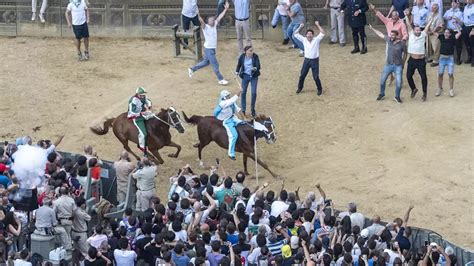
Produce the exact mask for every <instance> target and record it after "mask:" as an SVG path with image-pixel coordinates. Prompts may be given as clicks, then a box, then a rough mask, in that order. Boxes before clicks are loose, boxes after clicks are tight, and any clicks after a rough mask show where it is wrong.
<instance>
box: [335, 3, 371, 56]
mask: <svg viewBox="0 0 474 266" xmlns="http://www.w3.org/2000/svg"><path fill="white" fill-rule="evenodd" d="M346 9H347V11H346V13H347V14H348V21H349V26H350V27H351V28H352V39H353V40H354V49H353V50H352V51H351V54H355V53H358V52H360V53H361V54H365V53H367V37H366V35H365V25H367V18H366V17H365V12H367V10H369V7H368V5H367V0H344V2H343V3H342V5H341V12H344V10H346ZM359 37H360V40H361V42H362V50H361V49H360V48H359Z"/></svg>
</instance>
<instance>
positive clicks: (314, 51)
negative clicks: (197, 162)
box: [293, 21, 324, 96]
mask: <svg viewBox="0 0 474 266" xmlns="http://www.w3.org/2000/svg"><path fill="white" fill-rule="evenodd" d="M314 24H315V25H316V27H318V30H319V34H318V36H316V37H314V31H313V30H311V29H309V30H307V31H306V38H305V37H303V35H301V34H299V31H300V30H301V28H303V27H304V24H300V26H299V28H298V30H296V31H295V32H294V34H293V37H294V38H296V39H298V40H299V41H300V42H302V43H303V46H304V62H303V67H302V68H301V75H300V80H299V82H298V89H297V90H296V94H299V93H300V92H301V91H302V90H303V86H304V80H305V78H306V75H308V72H309V69H311V71H312V73H313V79H314V81H315V82H316V87H317V88H318V96H320V95H321V94H322V93H323V87H322V85H321V80H320V79H319V43H320V42H321V40H322V39H323V37H324V30H323V28H321V26H320V25H319V22H318V21H315V22H314Z"/></svg>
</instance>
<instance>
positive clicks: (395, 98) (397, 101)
mask: <svg viewBox="0 0 474 266" xmlns="http://www.w3.org/2000/svg"><path fill="white" fill-rule="evenodd" d="M393 100H394V101H395V102H396V103H402V99H400V97H394V98H393Z"/></svg>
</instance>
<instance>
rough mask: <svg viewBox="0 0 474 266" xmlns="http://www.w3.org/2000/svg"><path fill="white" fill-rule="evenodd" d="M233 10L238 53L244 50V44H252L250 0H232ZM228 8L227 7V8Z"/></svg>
mask: <svg viewBox="0 0 474 266" xmlns="http://www.w3.org/2000/svg"><path fill="white" fill-rule="evenodd" d="M233 1H234V12H235V30H236V31H237V41H238V42H239V55H240V54H242V53H243V52H244V41H243V39H244V36H245V43H246V44H245V45H246V46H247V45H249V46H252V39H251V38H252V32H251V29H250V22H249V18H250V0H233ZM227 9H228V8H227Z"/></svg>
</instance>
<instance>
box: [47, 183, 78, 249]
mask: <svg viewBox="0 0 474 266" xmlns="http://www.w3.org/2000/svg"><path fill="white" fill-rule="evenodd" d="M59 194H60V195H61V196H60V197H59V198H58V199H57V200H56V201H54V202H53V209H54V211H55V212H56V216H57V217H58V221H59V225H60V226H61V227H63V228H64V229H65V230H66V232H67V235H66V237H67V240H66V241H67V242H68V243H71V230H72V221H73V215H74V212H75V211H76V209H77V206H76V203H75V202H74V200H73V199H72V197H70V196H69V193H68V189H67V188H66V187H61V188H60V189H59Z"/></svg>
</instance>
